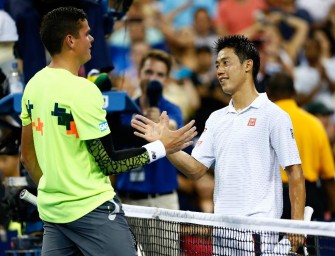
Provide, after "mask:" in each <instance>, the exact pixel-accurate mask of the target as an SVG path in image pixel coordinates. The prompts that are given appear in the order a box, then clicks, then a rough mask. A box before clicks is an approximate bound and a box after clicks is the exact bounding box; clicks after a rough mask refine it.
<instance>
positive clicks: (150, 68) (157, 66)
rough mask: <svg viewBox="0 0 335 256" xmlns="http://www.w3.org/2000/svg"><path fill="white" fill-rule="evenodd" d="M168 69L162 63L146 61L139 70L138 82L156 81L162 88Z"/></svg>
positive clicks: (154, 60) (151, 60)
mask: <svg viewBox="0 0 335 256" xmlns="http://www.w3.org/2000/svg"><path fill="white" fill-rule="evenodd" d="M167 72H168V69H167V66H166V65H165V63H164V62H162V61H160V60H156V59H147V60H146V61H145V62H144V65H143V67H142V69H141V70H140V80H147V81H152V80H157V81H159V82H161V84H162V85H163V86H164V84H165V83H166V81H167V79H168V74H167Z"/></svg>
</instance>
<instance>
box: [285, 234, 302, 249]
mask: <svg viewBox="0 0 335 256" xmlns="http://www.w3.org/2000/svg"><path fill="white" fill-rule="evenodd" d="M287 238H288V240H290V242H291V247H292V248H291V251H292V252H296V251H297V250H298V249H299V247H301V246H303V245H304V242H305V236H304V235H297V234H287Z"/></svg>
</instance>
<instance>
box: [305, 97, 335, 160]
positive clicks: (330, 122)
mask: <svg viewBox="0 0 335 256" xmlns="http://www.w3.org/2000/svg"><path fill="white" fill-rule="evenodd" d="M305 108H306V110H307V111H308V112H309V113H311V114H312V115H314V116H316V117H317V118H318V119H319V120H320V121H321V123H322V124H323V126H324V128H325V129H326V132H327V135H328V139H329V141H330V144H331V146H332V150H333V155H334V157H335V125H334V110H332V109H330V108H328V107H327V106H326V105H325V104H323V103H322V102H318V101H314V102H310V103H309V104H307V105H306V107H305Z"/></svg>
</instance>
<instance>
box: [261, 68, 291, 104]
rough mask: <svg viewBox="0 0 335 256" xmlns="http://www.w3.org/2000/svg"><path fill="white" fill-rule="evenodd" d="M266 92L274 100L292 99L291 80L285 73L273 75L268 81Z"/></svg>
mask: <svg viewBox="0 0 335 256" xmlns="http://www.w3.org/2000/svg"><path fill="white" fill-rule="evenodd" d="M266 90H267V92H268V93H269V95H270V96H271V98H274V100H280V99H285V98H292V97H293V96H294V95H295V89H294V81H293V78H292V77H291V75H289V74H288V73H286V72H278V73H275V74H273V75H272V76H271V77H270V79H269V80H268V83H267V88H266Z"/></svg>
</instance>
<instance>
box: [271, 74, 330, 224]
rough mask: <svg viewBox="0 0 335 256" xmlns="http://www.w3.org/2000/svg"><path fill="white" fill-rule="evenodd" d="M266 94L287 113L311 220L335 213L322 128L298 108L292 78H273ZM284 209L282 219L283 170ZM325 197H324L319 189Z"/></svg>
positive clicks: (287, 205) (286, 205)
mask: <svg viewBox="0 0 335 256" xmlns="http://www.w3.org/2000/svg"><path fill="white" fill-rule="evenodd" d="M267 93H268V95H269V98H270V99H271V100H273V101H274V102H275V103H276V104H277V105H278V106H279V107H280V108H282V109H283V110H284V111H286V112H287V113H288V114H289V115H290V117H291V119H292V123H293V130H294V137H295V139H296V141H297V145H298V149H299V153H300V157H301V161H302V168H303V170H304V177H305V186H306V205H309V206H311V207H312V208H313V209H314V213H313V218H314V219H318V220H324V219H325V213H326V212H327V211H330V212H331V213H332V214H335V182H334V178H335V165H334V158H333V153H332V150H331V147H330V141H329V139H328V136H327V133H326V131H325V128H324V127H323V125H322V123H321V122H320V121H319V120H318V119H317V118H316V117H315V116H313V115H311V114H309V113H308V112H306V111H305V110H303V109H301V108H299V107H298V105H297V103H296V101H295V100H294V98H295V90H294V85H293V79H292V77H290V76H289V75H287V74H285V73H277V74H275V75H273V76H272V77H271V78H270V80H269V83H268V87H267ZM282 180H283V197H284V209H283V215H282V218H284V219H291V206H290V200H289V184H288V178H287V174H286V172H284V171H283V170H282ZM319 180H320V181H321V182H322V189H324V190H325V192H326V195H327V197H326V198H324V197H323V193H322V189H321V188H320V187H319V185H318V182H319Z"/></svg>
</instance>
